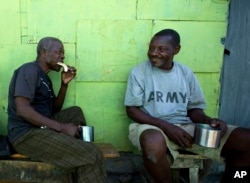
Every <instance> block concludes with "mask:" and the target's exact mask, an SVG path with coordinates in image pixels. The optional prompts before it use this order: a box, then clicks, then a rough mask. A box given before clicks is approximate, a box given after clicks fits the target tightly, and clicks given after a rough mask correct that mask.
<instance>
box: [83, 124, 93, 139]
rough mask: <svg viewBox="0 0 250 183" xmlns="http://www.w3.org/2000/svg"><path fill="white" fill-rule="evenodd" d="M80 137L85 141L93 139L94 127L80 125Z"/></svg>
mask: <svg viewBox="0 0 250 183" xmlns="http://www.w3.org/2000/svg"><path fill="white" fill-rule="evenodd" d="M80 139H82V140H83V141H86V142H93V141H94V127H93V126H81V127H80Z"/></svg>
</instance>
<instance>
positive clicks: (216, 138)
mask: <svg viewBox="0 0 250 183" xmlns="http://www.w3.org/2000/svg"><path fill="white" fill-rule="evenodd" d="M220 135H221V129H220V128H213V127H211V126H210V125H208V124H196V125H195V133H194V139H195V143H196V144H198V145H200V146H203V147H209V148H218V147H219V146H220Z"/></svg>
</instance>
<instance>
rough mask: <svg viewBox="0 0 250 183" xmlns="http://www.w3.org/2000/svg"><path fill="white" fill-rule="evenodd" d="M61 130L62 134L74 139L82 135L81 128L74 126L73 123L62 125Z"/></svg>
mask: <svg viewBox="0 0 250 183" xmlns="http://www.w3.org/2000/svg"><path fill="white" fill-rule="evenodd" d="M61 125H62V126H61V130H60V132H62V133H66V134H68V135H70V136H72V137H76V138H79V137H80V133H79V127H78V126H76V125H74V124H72V123H67V124H61Z"/></svg>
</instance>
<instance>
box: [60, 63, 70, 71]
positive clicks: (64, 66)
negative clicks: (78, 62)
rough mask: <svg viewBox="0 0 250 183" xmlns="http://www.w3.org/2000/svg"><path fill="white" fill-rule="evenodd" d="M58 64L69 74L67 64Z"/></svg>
mask: <svg viewBox="0 0 250 183" xmlns="http://www.w3.org/2000/svg"><path fill="white" fill-rule="evenodd" d="M57 64H58V65H60V66H62V67H63V70H64V72H68V70H69V68H68V66H67V65H66V64H64V63H62V62H58V63H57Z"/></svg>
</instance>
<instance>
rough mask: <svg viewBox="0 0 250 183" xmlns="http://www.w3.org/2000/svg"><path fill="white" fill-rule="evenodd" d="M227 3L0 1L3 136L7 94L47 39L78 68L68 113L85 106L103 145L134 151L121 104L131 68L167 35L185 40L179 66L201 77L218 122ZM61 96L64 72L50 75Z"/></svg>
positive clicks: (0, 124)
mask: <svg viewBox="0 0 250 183" xmlns="http://www.w3.org/2000/svg"><path fill="white" fill-rule="evenodd" d="M228 4H229V2H228V0H109V1H105V2H104V1H101V0H53V1H51V0H9V1H1V2H0V27H1V29H0V55H1V57H0V59H1V60H0V68H1V71H0V133H1V134H6V124H7V113H6V110H7V92H8V84H9V81H10V78H11V75H12V73H13V70H14V68H16V67H17V66H19V65H21V64H22V63H24V62H27V61H32V60H34V59H35V57H36V44H37V42H38V41H39V40H40V38H42V37H44V36H55V37H58V38H60V39H61V40H62V41H63V42H64V45H65V50H66V59H65V62H66V63H68V64H70V65H74V66H76V67H77V69H78V75H77V77H76V78H75V80H74V81H73V82H72V83H71V86H70V88H69V92H68V95H67V98H66V102H65V105H64V107H67V106H71V105H79V106H81V107H82V108H83V110H84V111H85V115H86V118H87V122H88V124H90V125H94V126H95V140H96V141H97V142H111V143H113V144H114V145H115V146H116V147H117V148H118V149H119V150H126V151H129V150H133V148H132V146H131V144H130V142H129V141H128V138H127V135H128V124H129V119H128V118H127V116H126V114H125V108H124V106H123V98H124V92H125V87H126V80H127V76H128V72H129V71H130V69H131V68H132V67H133V66H135V65H137V64H138V63H139V62H142V61H143V60H145V59H146V58H147V57H146V51H147V44H148V42H149V41H150V38H151V36H152V35H153V34H154V33H155V32H157V31H159V30H160V29H162V28H174V29H176V30H177V31H179V32H180V34H181V39H182V41H181V42H182V50H181V52H180V53H179V55H178V56H177V57H176V59H177V60H178V61H180V62H182V63H184V64H186V65H188V66H189V67H191V68H192V69H193V70H194V72H195V73H196V75H197V77H198V79H199V81H200V84H201V86H202V88H203V90H204V94H205V97H206V100H207V113H208V114H210V115H213V116H217V113H218V97H219V76H220V70H221V65H222V57H223V49H224V47H223V45H222V44H221V38H223V37H225V34H226V25H227V22H226V21H227V11H228ZM50 75H51V77H52V79H53V81H54V85H55V89H56V90H57V89H58V87H59V83H60V82H59V77H58V76H59V75H58V73H51V74H50Z"/></svg>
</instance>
